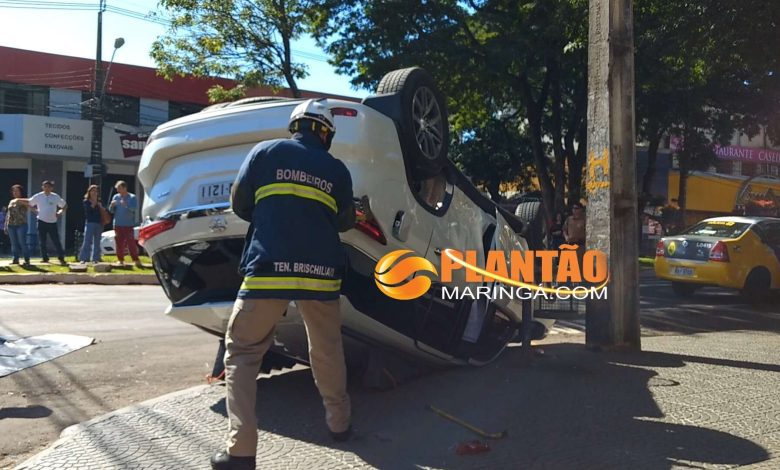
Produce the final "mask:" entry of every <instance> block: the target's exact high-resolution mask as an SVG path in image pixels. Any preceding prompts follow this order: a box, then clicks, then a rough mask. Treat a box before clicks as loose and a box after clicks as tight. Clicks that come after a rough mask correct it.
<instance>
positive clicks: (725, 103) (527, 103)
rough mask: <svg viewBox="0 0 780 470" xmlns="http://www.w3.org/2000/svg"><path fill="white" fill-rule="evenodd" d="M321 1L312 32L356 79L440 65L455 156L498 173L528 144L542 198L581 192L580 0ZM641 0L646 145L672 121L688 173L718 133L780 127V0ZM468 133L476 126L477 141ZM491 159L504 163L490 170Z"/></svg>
mask: <svg viewBox="0 0 780 470" xmlns="http://www.w3.org/2000/svg"><path fill="white" fill-rule="evenodd" d="M317 5H318V8H316V9H315V10H314V11H315V14H314V15H313V25H314V31H315V34H316V36H317V37H318V38H319V39H320V41H321V44H322V45H324V46H326V47H327V50H328V52H329V53H330V54H331V56H332V59H333V60H332V62H333V64H334V65H336V67H337V68H338V70H339V71H340V72H341V73H344V74H346V75H349V76H351V77H353V83H354V84H356V85H364V86H370V85H373V84H375V83H376V82H377V81H378V80H379V79H380V78H381V76H382V75H383V74H384V73H386V72H389V71H390V70H393V69H396V68H400V67H406V66H411V65H420V66H423V67H425V68H426V69H428V70H429V71H430V72H431V73H432V74H433V75H434V77H435V78H436V79H437V81H438V82H439V83H440V84H441V86H442V89H443V91H444V93H445V95H447V96H448V97H449V100H450V102H449V107H450V109H451V111H452V114H453V116H452V119H451V125H452V126H453V128H454V130H455V131H456V132H457V133H459V135H460V142H461V144H462V145H461V150H463V151H465V152H466V153H464V154H462V155H461V156H460V157H459V158H460V161H461V163H462V164H463V166H464V167H466V169H467V171H469V172H470V173H472V174H481V176H480V177H478V178H476V179H477V180H478V181H482V182H483V183H484V184H485V185H488V186H489V185H493V186H494V187H495V182H494V181H493V179H494V178H496V177H499V176H500V175H504V177H505V178H507V179H510V178H513V177H515V176H516V174H517V172H511V171H505V169H506V168H508V167H512V165H516V164H517V161H518V160H513V159H516V155H515V154H516V153H517V152H526V155H528V156H530V157H532V159H533V162H534V166H535V171H536V175H537V177H538V182H539V185H540V187H541V190H542V194H543V196H544V199H545V202H546V204H545V205H546V206H547V207H548V208H555V210H561V208H562V206H563V204H564V197H565V196H566V195H568V199H569V200H577V199H579V197H580V195H581V186H582V185H581V176H582V168H583V165H584V162H585V148H586V147H585V140H586V137H587V136H586V126H585V119H586V105H587V40H588V38H587V34H588V27H587V19H588V18H587V8H588V3H587V1H586V0H547V1H544V2H540V1H533V0H483V1H478V0H469V1H456V0H438V1H426V2H407V1H390V2H388V1H381V0H358V1H353V2H344V1H341V0H320V1H319V2H317ZM634 8H635V10H634V19H635V48H636V56H635V64H636V75H635V76H636V107H637V119H636V122H637V134H638V140H640V141H644V142H649V144H650V154H651V157H654V155H655V153H656V152H657V149H658V147H659V144H660V142H661V139H662V138H663V137H664V135H668V134H669V133H676V134H678V135H681V136H683V142H685V145H684V146H683V149H682V151H681V152H680V155H679V160H680V164H681V169H682V171H683V173H684V175H683V176H685V175H687V172H689V171H691V170H693V169H697V168H703V167H706V166H707V165H708V164H709V163H710V162H711V161H712V158H713V155H714V154H713V151H712V149H713V145H716V144H719V143H723V142H725V141H726V140H727V139H728V138H730V137H731V136H732V135H733V132H734V131H735V130H742V131H745V132H746V133H749V134H750V133H755V132H756V131H757V128H758V126H759V125H763V126H766V127H767V128H768V131H769V135H770V136H774V135H780V120H778V119H777V113H778V110H780V106H779V105H780V101H778V93H777V90H778V87H777V72H778V71H779V69H778V65H780V64H778V57H780V55H779V54H777V52H776V51H777V46H778V45H780V41H778V21H780V17H779V16H778V10H779V9H780V4H778V2H765V1H763V0H717V1H711V2H700V1H695V0H636V1H635V2H634ZM502 114H515V115H516V116H517V119H518V121H519V124H518V125H517V126H513V127H512V129H511V133H512V134H513V137H514V138H515V140H516V141H520V142H525V144H526V145H519V146H518V147H517V149H518V150H517V152H515V154H512V153H510V152H506V146H505V145H504V144H505V143H506V142H504V141H502V140H501V139H502V138H501V137H500V136H501V135H504V138H506V134H500V133H498V132H496V131H497V126H499V124H500V122H501V120H500V119H497V116H500V115H502ZM470 136H479V137H475V138H478V140H475V141H474V142H469V138H470ZM507 142H511V141H507ZM510 145H515V143H511V144H510ZM478 152H482V156H481V157H480V156H479V155H478ZM463 155H468V158H466V157H464V156H463ZM651 160H652V158H651ZM513 162H514V163H513ZM487 165H495V166H496V167H497V168H499V169H500V171H496V172H494V173H493V174H490V175H488V174H485V168H484V167H485V166H487ZM652 166H653V165H652V161H651V165H650V169H649V170H648V174H647V175H646V178H645V179H646V181H647V182H648V183H649V180H650V177H652V171H653V168H652ZM681 179H682V180H684V178H681ZM683 184H684V183H683ZM646 186H649V184H646ZM491 192H493V191H491ZM567 193H568V194H567ZM683 193H684V192H683ZM683 199H684V194H683ZM681 203H683V204H684V200H683V201H681Z"/></svg>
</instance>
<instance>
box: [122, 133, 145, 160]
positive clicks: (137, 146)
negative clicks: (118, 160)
mask: <svg viewBox="0 0 780 470" xmlns="http://www.w3.org/2000/svg"><path fill="white" fill-rule="evenodd" d="M148 138H149V134H123V135H120V136H119V142H120V143H121V144H122V152H123V153H124V156H125V158H132V157H137V156H139V155H141V154H142V153H144V148H146V139H148Z"/></svg>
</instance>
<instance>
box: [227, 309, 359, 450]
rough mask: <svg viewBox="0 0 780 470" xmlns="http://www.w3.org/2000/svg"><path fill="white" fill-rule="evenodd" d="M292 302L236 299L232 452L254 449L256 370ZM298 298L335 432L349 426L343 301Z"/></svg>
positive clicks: (230, 383)
mask: <svg viewBox="0 0 780 470" xmlns="http://www.w3.org/2000/svg"><path fill="white" fill-rule="evenodd" d="M289 303H290V301H289V300H282V299H237V300H236V302H235V305H234V306H233V313H232V315H231V316H230V322H229V323H228V328H227V333H226V335H225V346H226V347H227V353H226V354H225V382H226V383H227V411H228V417H229V437H228V442H227V450H228V453H229V454H230V455H234V456H236V457H244V456H253V455H255V453H256V450H257V418H256V416H255V402H256V398H257V375H258V373H259V371H260V363H261V362H262V360H263V355H265V353H266V351H268V348H269V347H270V346H271V344H272V341H273V337H274V327H275V325H276V322H277V321H279V319H280V318H281V317H282V315H283V314H284V312H285V310H286V309H287V305H288V304H289ZM296 304H297V306H298V310H299V311H300V312H301V316H302V317H303V321H304V323H305V325H306V335H307V336H308V339H309V357H310V360H311V369H312V374H313V375H314V383H315V384H316V385H317V388H318V389H319V391H320V395H321V396H322V402H323V404H324V405H325V421H326V422H327V424H328V428H330V430H331V431H333V432H343V431H346V430H347V428H348V427H349V424H350V402H349V395H347V372H346V366H345V364H344V348H343V346H342V343H341V311H340V309H339V301H338V300H329V301H316V300H303V301H296Z"/></svg>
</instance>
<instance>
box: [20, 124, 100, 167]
mask: <svg viewBox="0 0 780 470" xmlns="http://www.w3.org/2000/svg"><path fill="white" fill-rule="evenodd" d="M22 132H23V134H22V135H23V137H22V152H24V153H36V154H42V155H61V156H68V157H89V155H90V152H91V147H92V123H91V122H90V121H81V120H77V119H63V118H52V117H45V116H29V115H24V116H23V131H22Z"/></svg>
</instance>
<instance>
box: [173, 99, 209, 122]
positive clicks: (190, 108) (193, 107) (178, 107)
mask: <svg viewBox="0 0 780 470" xmlns="http://www.w3.org/2000/svg"><path fill="white" fill-rule="evenodd" d="M203 108H205V106H203V105H202V104H194V103H177V102H175V101H169V102H168V119H176V118H180V117H182V116H187V115H188V114H195V113H197V112H199V111H200V110H202V109H203Z"/></svg>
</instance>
